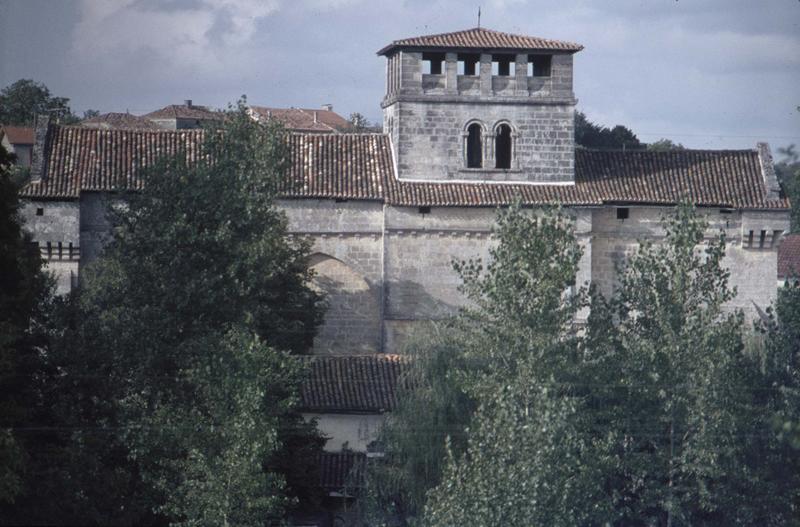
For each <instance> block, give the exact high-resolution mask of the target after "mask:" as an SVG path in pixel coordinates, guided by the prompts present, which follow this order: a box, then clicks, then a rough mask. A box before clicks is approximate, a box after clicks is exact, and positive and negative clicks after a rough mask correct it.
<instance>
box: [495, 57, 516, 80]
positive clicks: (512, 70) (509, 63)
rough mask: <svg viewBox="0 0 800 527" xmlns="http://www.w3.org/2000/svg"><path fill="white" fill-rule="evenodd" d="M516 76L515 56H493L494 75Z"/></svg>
mask: <svg viewBox="0 0 800 527" xmlns="http://www.w3.org/2000/svg"><path fill="white" fill-rule="evenodd" d="M515 74H516V62H515V61H514V55H492V75H497V76H499V77H509V76H514V75H515Z"/></svg>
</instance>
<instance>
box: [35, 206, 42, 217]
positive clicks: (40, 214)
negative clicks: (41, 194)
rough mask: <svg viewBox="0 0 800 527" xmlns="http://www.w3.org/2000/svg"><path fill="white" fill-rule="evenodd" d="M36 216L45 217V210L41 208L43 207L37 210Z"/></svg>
mask: <svg viewBox="0 0 800 527" xmlns="http://www.w3.org/2000/svg"><path fill="white" fill-rule="evenodd" d="M36 215H37V216H44V209H43V208H41V207H40V208H38V209H36Z"/></svg>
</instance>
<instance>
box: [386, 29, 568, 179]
mask: <svg viewBox="0 0 800 527" xmlns="http://www.w3.org/2000/svg"><path fill="white" fill-rule="evenodd" d="M581 49H583V46H580V45H579V44H574V43H571V42H561V41H557V40H547V39H541V38H536V37H529V36H522V35H512V34H508V33H501V32H498V31H491V30H488V29H483V28H475V29H469V30H465V31H457V32H455V33H444V34H439V35H427V36H421V37H414V38H407V39H403V40H396V41H394V42H392V43H391V44H389V45H388V46H386V47H384V48H383V49H381V50H380V51H378V55H382V56H385V57H386V95H385V97H384V98H383V102H382V107H383V129H384V132H385V133H387V134H389V135H390V136H391V139H392V148H393V150H394V156H395V161H396V163H397V173H398V177H399V178H400V179H415V180H438V181H464V180H466V181H509V182H517V183H526V182H527V183H532V184H535V183H550V184H552V183H564V184H572V183H574V181H575V175H574V170H575V166H574V165H575V137H574V136H575V133H574V113H575V104H576V102H577V100H576V99H575V95H574V93H573V91H572V56H573V54H575V53H576V52H578V51H580V50H581Z"/></svg>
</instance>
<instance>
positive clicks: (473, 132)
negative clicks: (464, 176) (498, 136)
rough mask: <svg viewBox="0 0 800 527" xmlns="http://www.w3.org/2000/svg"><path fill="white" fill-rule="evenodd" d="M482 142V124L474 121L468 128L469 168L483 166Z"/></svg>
mask: <svg viewBox="0 0 800 527" xmlns="http://www.w3.org/2000/svg"><path fill="white" fill-rule="evenodd" d="M482 143H483V141H482V140H481V125H480V124H478V123H472V124H471V125H469V128H467V168H481V167H482V166H483V144H482Z"/></svg>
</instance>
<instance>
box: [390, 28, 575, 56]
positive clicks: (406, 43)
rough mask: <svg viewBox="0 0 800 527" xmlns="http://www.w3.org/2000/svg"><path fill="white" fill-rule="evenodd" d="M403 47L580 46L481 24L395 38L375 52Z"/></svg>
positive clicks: (558, 48)
mask: <svg viewBox="0 0 800 527" xmlns="http://www.w3.org/2000/svg"><path fill="white" fill-rule="evenodd" d="M403 48H437V49H474V50H477V49H483V50H491V49H497V50H499V49H514V50H531V51H533V50H550V51H569V52H576V51H580V50H582V49H583V46H581V45H580V44H576V43H574V42H564V41H560V40H550V39H546V38H539V37H531V36H525V35H513V34H511V33H502V32H500V31H493V30H491V29H486V28H482V27H476V28H472V29H465V30H463V31H455V32H453V33H440V34H437V35H423V36H420V37H412V38H404V39H401V40H395V41H394V42H392V43H391V44H389V45H388V46H386V47H384V48H382V49H381V50H380V51H378V55H387V54H388V53H389V52H390V51H393V50H395V49H403Z"/></svg>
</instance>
